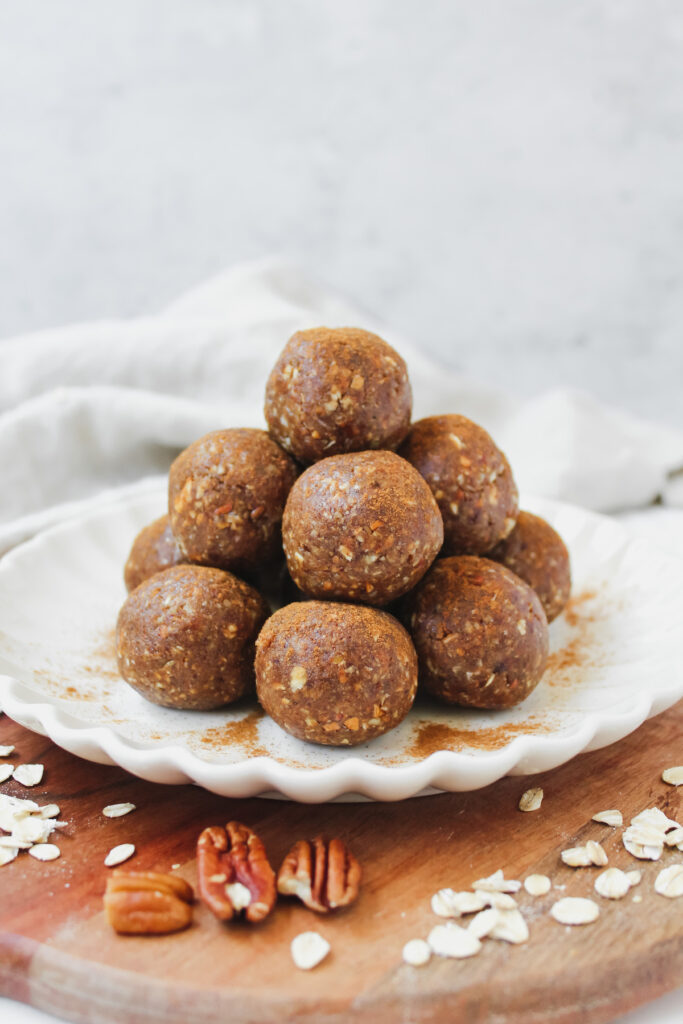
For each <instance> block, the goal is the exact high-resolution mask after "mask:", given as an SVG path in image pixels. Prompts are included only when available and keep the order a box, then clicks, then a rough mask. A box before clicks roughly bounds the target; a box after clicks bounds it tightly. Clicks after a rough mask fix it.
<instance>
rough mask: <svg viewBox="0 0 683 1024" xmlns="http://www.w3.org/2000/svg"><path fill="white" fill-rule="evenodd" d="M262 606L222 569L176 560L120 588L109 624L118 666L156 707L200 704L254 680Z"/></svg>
mask: <svg viewBox="0 0 683 1024" xmlns="http://www.w3.org/2000/svg"><path fill="white" fill-rule="evenodd" d="M267 616H268V608H267V606H266V604H265V602H264V600H263V598H262V597H261V595H260V594H259V593H258V591H256V590H254V588H253V587H250V586H249V585H248V584H247V583H244V582H242V580H238V579H237V577H235V576H233V575H232V574H231V573H229V572H223V571H222V570H220V569H209V568H206V567H205V566H199V565H177V566H175V567H174V568H172V569H166V570H165V571H164V572H160V573H157V574H156V575H155V576H151V577H150V578H149V579H148V580H145V582H144V583H141V584H140V586H139V587H136V589H135V590H134V591H132V593H131V594H129V595H128V598H127V599H126V601H125V603H124V605H123V607H122V608H121V611H120V612H119V618H118V623H117V626H116V657H117V660H118V665H119V672H120V673H121V675H122V676H123V678H124V679H125V680H126V682H127V683H129V684H130V685H131V686H132V687H133V689H135V690H137V691H138V693H140V694H142V696H143V697H146V698H147V700H149V701H151V702H152V703H153V704H161V705H162V706H163V707H169V708H184V709H188V710H190V709H192V710H200V711H202V710H208V709H210V708H217V707H221V705H223V704H229V703H230V702H231V701H234V700H237V698H238V697H241V696H242V695H243V694H244V693H246V692H247V691H248V690H251V689H252V688H253V683H254V668H253V663H254V642H255V640H256V637H257V635H258V632H259V630H260V628H261V626H262V625H263V623H264V622H265V620H266V618H267Z"/></svg>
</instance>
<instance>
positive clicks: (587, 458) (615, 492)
mask: <svg viewBox="0 0 683 1024" xmlns="http://www.w3.org/2000/svg"><path fill="white" fill-rule="evenodd" d="M323 323H326V324H328V325H342V324H346V325H350V324H354V325H361V326H365V327H368V328H369V329H371V330H375V331H377V332H378V333H380V334H382V336H383V337H385V338H386V339H387V341H389V342H390V343H392V344H394V345H395V346H396V347H397V348H398V349H399V351H401V352H402V354H403V355H404V356H405V358H406V360H407V362H408V366H409V370H410V375H411V380H412V384H413V391H414V398H415V405H414V413H415V416H416V417H419V416H424V415H429V414H433V413H445V412H461V413H463V414H465V415H467V416H470V417H471V418H473V419H475V420H477V421H478V422H480V423H482V424H483V425H484V426H485V427H487V429H489V430H490V431H491V433H492V434H493V435H494V437H495V439H496V441H497V442H498V443H499V444H500V445H501V447H502V448H503V449H504V450H505V451H506V452H507V454H508V456H509V458H510V461H511V463H512V466H513V468H514V471H515V476H516V478H517V480H518V483H519V485H520V488H521V489H522V490H524V491H527V492H533V493H536V494H540V495H544V496H548V497H552V498H557V499H560V500H564V501H569V502H573V503H575V504H580V505H584V506H586V507H588V508H592V509H596V510H599V511H609V512H613V511H619V510H623V509H634V508H640V507H643V506H646V505H648V504H649V503H651V502H652V501H653V500H654V499H655V498H657V497H662V498H663V499H664V500H665V501H668V502H670V503H672V504H680V505H683V485H682V484H681V478H678V477H676V476H674V475H673V474H675V472H676V471H677V470H680V469H681V468H683V435H682V434H679V433H677V432H676V431H673V430H671V429H669V428H666V427H662V426H659V425H657V424H652V423H647V422H643V421H641V420H638V419H636V418H634V417H631V416H628V415H626V414H625V413H622V412H620V411H618V410H615V409H611V408H609V407H607V406H604V405H602V404H601V403H599V402H598V401H597V400H595V399H594V398H592V397H591V396H590V395H588V394H583V393H577V392H575V391H570V390H565V389H558V390H554V391H552V392H549V393H547V394H544V395H541V396H539V397H537V398H535V399H532V400H530V401H521V400H520V399H517V398H515V397H514V396H510V395H508V394H506V393H504V392H502V391H500V390H498V389H495V388H491V387H488V386H486V385H484V384H479V383H476V382H473V381H470V380H468V379H467V378H465V377H462V376H458V375H456V374H453V373H450V372H448V371H447V370H444V368H443V367H440V366H438V365H437V364H435V363H434V362H432V361H431V360H430V359H428V358H426V357H425V356H424V355H423V354H422V353H421V352H420V351H419V350H418V349H417V348H415V346H413V345H411V344H409V343H408V342H406V341H405V340H404V339H402V338H401V337H399V336H398V335H397V334H396V333H395V332H394V331H392V330H390V329H388V328H386V327H385V326H384V325H382V324H381V323H379V322H378V321H377V320H376V319H375V318H374V317H372V316H371V315H369V314H368V313H366V312H363V311H362V310H360V309H358V308H356V307H355V306H354V305H353V304H352V303H349V302H347V301H346V300H344V299H343V298H341V297H340V296H338V295H336V294H335V293H334V292H332V291H330V290H329V289H327V288H324V287H322V286H320V285H319V284H317V283H316V282H315V281H312V280H311V279H310V278H308V277H306V276H305V275H303V274H301V273H300V272H299V271H297V270H296V269H294V268H292V267H289V266H287V265H284V264H280V263H277V262H272V261H271V262H266V263H260V264H252V265H247V266H240V267H237V268H234V269H231V270H228V271H226V272H225V273H223V274H220V275H218V276H217V277H216V278H213V279H212V280H211V281H208V282H206V283H205V284H203V285H201V286H199V287H198V288H195V289H193V290H192V291H190V292H188V293H187V294H186V295H184V296H181V297H180V298H179V299H177V300H176V301H175V302H173V303H172V304H171V305H170V306H169V307H167V308H166V309H165V310H162V311H161V312H160V313H159V314H158V315H156V316H152V317H143V318H138V319H134V320H121V321H103V322H96V323H90V324H79V325H76V326H70V327H64V328H59V329H54V330H47V331H41V332H39V333H34V334H31V335H27V336H24V337H19V338H14V339H9V340H6V341H4V342H2V343H0V360H1V372H0V465H1V466H2V469H3V487H2V488H1V489H0V553H1V552H3V551H6V550H8V549H9V548H10V547H12V546H13V545H14V544H16V543H18V542H19V541H21V540H23V539H26V538H27V537H30V536H31V535H33V534H34V533H35V532H37V531H38V530H40V529H43V528H44V527H45V526H47V525H50V524H52V523H55V522H59V521H60V520H61V519H63V518H66V517H68V516H73V515H77V514H81V513H82V512H83V510H84V509H86V508H87V507H88V506H89V504H91V503H93V502H96V501H99V500H100V496H101V495H102V494H103V493H104V494H105V499H104V500H113V499H114V498H115V497H116V496H122V495H125V494H127V493H130V491H131V490H133V491H135V490H136V489H139V488H143V489H144V487H146V486H149V481H150V480H153V479H154V478H155V477H158V476H159V475H163V474H164V473H166V472H167V470H168V467H169V465H170V462H171V461H172V459H173V458H174V456H175V455H176V453H177V452H178V451H179V450H180V449H182V448H183V447H184V446H185V445H187V444H188V443H189V442H190V441H192V440H193V439H194V438H196V437H198V436H200V435H201V434H203V433H205V432H206V431H208V430H212V429H216V428H218V427H222V426H240V425H243V426H259V425H262V424H263V414H262V403H263V391H264V385H265V379H266V376H267V373H268V371H269V369H270V366H271V365H272V363H273V362H274V360H275V358H276V356H277V354H278V352H279V351H280V349H281V348H282V346H283V345H284V343H285V341H286V340H287V338H288V337H289V335H290V334H291V333H292V332H293V331H294V330H296V329H298V328H301V327H310V326H314V325H318V324H323Z"/></svg>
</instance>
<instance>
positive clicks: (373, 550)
mask: <svg viewBox="0 0 683 1024" xmlns="http://www.w3.org/2000/svg"><path fill="white" fill-rule="evenodd" d="M282 542H283V545H284V549H285V556H286V558H287V568H288V569H289V572H290V575H291V577H292V579H293V580H294V582H295V583H296V585H297V587H299V589H300V590H303V591H304V593H305V594H308V595H309V596H311V597H325V598H342V599H344V600H348V601H362V602H364V603H365V604H375V605H381V604H386V603H388V602H389V601H392V600H394V598H396V597H400V596H401V595H402V594H405V593H406V592H407V591H408V590H410V589H411V587H414V586H415V584H416V583H417V581H418V580H419V579H421V577H422V576H423V575H424V574H425V572H426V571H427V569H428V568H429V566H430V565H431V563H432V562H433V560H434V559H435V558H436V555H437V552H438V551H439V548H440V547H441V544H442V542H443V525H442V522H441V516H440V514H439V509H438V508H437V505H436V502H435V501H434V498H433V497H432V494H431V492H430V490H429V487H428V486H427V484H426V483H425V482H424V480H423V479H422V477H421V476H420V474H419V473H418V472H416V470H414V469H413V467H412V466H410V465H409V464H408V463H407V462H405V460H404V459H400V458H399V457H398V455H394V453H393V452H387V451H381V452H354V453H353V454H349V455H334V456H332V458H330V459H323V460H322V462H317V463H315V465H313V466H310V467H309V468H308V469H307V470H306V471H305V472H304V473H302V474H301V476H300V477H299V479H298V480H297V482H296V483H295V485H294V487H293V488H292V490H291V491H290V494H289V498H288V499H287V505H286V506H285V514H284V518H283V520H282Z"/></svg>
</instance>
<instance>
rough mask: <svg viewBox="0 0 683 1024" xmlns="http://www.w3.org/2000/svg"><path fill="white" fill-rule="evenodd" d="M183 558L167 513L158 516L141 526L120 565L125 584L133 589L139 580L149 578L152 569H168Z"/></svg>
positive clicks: (129, 588) (153, 570) (152, 573)
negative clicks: (125, 559) (123, 562)
mask: <svg viewBox="0 0 683 1024" xmlns="http://www.w3.org/2000/svg"><path fill="white" fill-rule="evenodd" d="M183 561H184V559H183V556H182V554H181V553H180V548H179V547H178V545H177V544H176V542H175V537H174V536H173V533H172V531H171V524H170V523H169V521H168V516H160V518H159V519H155V520H154V522H153V523H150V524H149V525H148V526H144V527H143V528H142V529H141V530H140V532H139V534H138V535H137V537H136V538H135V540H134V541H133V546H132V548H131V549H130V554H129V555H128V560H127V562H126V564H125V566H124V569H123V579H124V582H125V584H126V587H127V588H128V590H135V588H136V587H137V586H138V585H139V584H140V583H142V581H143V580H146V579H149V577H150V576H153V575H154V573H155V572H161V571H162V569H169V568H170V567H171V566H172V565H178V564H179V563H180V562H183Z"/></svg>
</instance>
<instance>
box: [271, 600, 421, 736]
mask: <svg viewBox="0 0 683 1024" xmlns="http://www.w3.org/2000/svg"><path fill="white" fill-rule="evenodd" d="M416 689H417V657H416V654H415V648H414V647H413V645H412V643H411V640H410V637H409V636H408V634H407V632H406V631H405V629H404V628H403V626H402V625H401V624H400V623H399V622H397V621H396V619H394V618H393V616H391V615H388V614H387V613H386V612H381V611H379V610H378V609H376V608H367V607H364V606H362V605H353V604H336V603H334V602H332V601H305V602H302V603H301V604H290V605H287V606H286V607H285V608H281V609H280V611H278V612H276V613H275V615H273V616H272V617H271V618H270V619H268V621H267V622H266V624H265V626H264V627H263V629H262V630H261V632H260V634H259V638H258V640H257V641H256V692H257V694H258V699H259V701H260V702H261V704H262V706H263V707H264V709H265V710H266V711H267V713H268V714H269V715H270V716H271V718H273V719H274V720H275V721H276V722H277V724H278V725H279V726H281V728H283V729H285V730H286V731H287V732H289V733H291V734H292V736H296V737H298V738H299V739H302V740H310V741H311V742H313V743H324V744H327V745H329V746H355V745H356V744H358V743H365V742H366V740H370V739H373V737H375V736H381V735H382V733H385V732H387V731H388V730H389V729H393V727H394V726H395V725H398V723H399V722H400V721H402V720H403V719H404V718H405V716H406V715H407V714H408V712H409V711H410V708H411V706H412V703H413V700H414V699H415V691H416Z"/></svg>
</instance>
